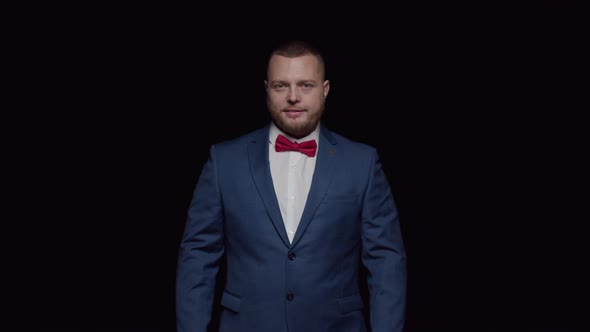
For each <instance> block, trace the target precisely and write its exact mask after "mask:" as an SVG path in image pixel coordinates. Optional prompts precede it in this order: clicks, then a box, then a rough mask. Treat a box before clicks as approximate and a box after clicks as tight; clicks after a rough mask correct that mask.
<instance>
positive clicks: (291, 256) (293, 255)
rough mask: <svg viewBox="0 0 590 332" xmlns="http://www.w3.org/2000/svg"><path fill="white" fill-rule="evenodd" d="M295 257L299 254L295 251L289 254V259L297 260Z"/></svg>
mask: <svg viewBox="0 0 590 332" xmlns="http://www.w3.org/2000/svg"><path fill="white" fill-rule="evenodd" d="M295 257H297V255H295V253H294V252H292V253H290V254H289V260H291V261H294V260H295Z"/></svg>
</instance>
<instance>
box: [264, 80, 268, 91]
mask: <svg viewBox="0 0 590 332" xmlns="http://www.w3.org/2000/svg"><path fill="white" fill-rule="evenodd" d="M264 88H265V89H268V81H267V80H264Z"/></svg>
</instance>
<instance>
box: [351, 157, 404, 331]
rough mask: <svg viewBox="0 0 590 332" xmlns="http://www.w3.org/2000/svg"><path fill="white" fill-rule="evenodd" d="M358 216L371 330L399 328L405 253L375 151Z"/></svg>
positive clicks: (400, 326)
mask: <svg viewBox="0 0 590 332" xmlns="http://www.w3.org/2000/svg"><path fill="white" fill-rule="evenodd" d="M362 217H363V226H362V248H363V252H362V258H363V264H364V266H365V268H366V271H367V284H368V290H369V311H370V323H371V330H372V331H373V332H381V331H383V332H385V331H387V332H402V331H403V328H404V323H405V309H406V279H407V272H406V255H405V249H404V244H403V240H402V234H401V229H400V223H399V218H398V211H397V207H396V205H395V202H394V199H393V196H392V193H391V188H390V185H389V183H388V180H387V178H386V176H385V173H384V172H383V169H382V165H381V162H380V158H379V155H378V154H377V152H376V151H374V153H373V158H372V162H371V171H370V175H369V181H368V187H367V190H366V193H365V197H364V202H363V211H362Z"/></svg>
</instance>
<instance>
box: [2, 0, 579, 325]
mask: <svg viewBox="0 0 590 332" xmlns="http://www.w3.org/2000/svg"><path fill="white" fill-rule="evenodd" d="M473 3H476V4H463V5H456V4H455V5H451V4H449V3H440V4H425V3H424V4H417V3H416V4H404V5H395V4H393V5H389V6H384V5H380V6H372V5H370V4H368V3H366V4H363V5H362V6H359V5H358V4H356V5H352V4H351V5H347V6H345V5H339V6H338V7H328V6H324V7H322V6H319V5H314V4H312V3H306V4H303V3H296V4H295V3H294V4H285V5H283V6H277V5H276V4H271V5H266V6H262V7H260V9H256V8H254V7H251V5H241V6H236V5H231V4H229V3H228V4H223V5H218V6H211V5H192V6H190V7H189V6H186V7H181V6H179V7H175V6H173V5H166V6H164V7H162V5H151V6H149V5H144V4H142V5H141V6H138V7H131V6H125V7H124V6H118V7H117V6H109V7H106V6H99V5H97V6H96V7H93V6H90V5H83V6H80V5H78V6H77V7H76V6H74V7H70V6H65V5H64V6H61V7H59V6H54V5H43V6H26V5H24V6H21V7H18V8H14V9H11V10H10V11H6V12H7V13H10V14H14V15H8V17H6V15H4V14H3V15H4V16H5V18H6V19H5V20H3V21H4V23H3V25H2V27H3V31H4V33H3V40H2V59H4V61H3V63H4V65H3V67H4V69H5V70H4V72H5V73H7V74H14V75H5V78H7V79H6V81H7V82H8V83H10V84H8V85H9V87H8V88H7V89H6V90H5V92H6V94H5V96H6V98H5V100H6V101H7V102H6V103H5V106H4V107H3V108H5V110H6V112H5V115H4V119H5V122H4V127H5V131H4V133H5V134H4V135H6V138H7V140H6V142H8V144H6V146H7V150H6V151H7V152H8V153H11V154H10V156H12V157H11V158H8V159H7V162H6V164H8V165H9V166H12V168H10V173H7V174H8V177H9V180H13V181H8V182H7V183H10V184H14V187H7V188H10V190H11V191H10V193H11V195H10V197H11V198H16V199H17V200H18V202H19V203H21V204H9V205H10V206H9V207H14V208H16V210H17V213H16V214H13V215H12V217H11V218H10V219H7V220H10V222H7V225H8V226H14V228H12V227H8V228H7V233H6V234H13V233H12V230H13V229H14V230H17V231H22V233H18V234H23V235H24V236H23V237H16V236H15V237H14V238H13V239H15V240H16V241H14V242H15V244H14V245H13V246H12V247H11V248H9V249H10V250H9V251H7V252H8V253H9V255H8V256H10V259H9V260H8V262H9V263H11V268H10V269H7V270H6V271H7V274H9V275H10V276H12V277H13V279H11V280H14V282H12V283H9V284H7V285H8V286H9V288H10V291H11V292H9V294H11V295H12V294H14V295H15V296H14V297H11V298H10V299H11V302H10V303H11V308H13V309H16V310H14V312H15V313H16V312H18V313H22V315H16V314H15V315H11V316H13V318H15V319H16V321H17V324H19V326H20V327H22V329H24V330H27V329H28V328H31V329H32V330H34V328H38V329H37V330H42V331H50V330H55V331H62V330H63V331H70V330H71V331H174V329H175V317H174V277H175V276H174V274H175V267H176V255H177V249H178V244H179V241H180V237H181V234H182V229H183V226H184V221H185V214H186V209H187V207H188V203H189V201H190V198H191V194H192V190H193V186H194V184H195V183H196V180H197V177H198V174H199V172H200V169H201V167H202V165H203V163H204V162H205V158H206V157H207V154H208V149H209V146H210V145H211V144H212V143H214V142H217V141H220V140H223V139H227V138H233V137H235V136H237V135H239V134H242V133H245V132H248V131H250V130H253V129H256V128H258V127H260V126H262V125H264V124H265V123H266V122H265V121H267V120H268V118H267V115H266V110H265V105H264V98H265V96H264V89H263V80H264V78H265V64H266V63H265V61H266V56H267V53H268V51H270V48H271V47H272V46H274V44H275V43H276V42H277V41H278V40H280V39H282V38H287V37H297V38H304V39H309V40H311V41H312V42H315V43H317V44H318V46H319V47H320V48H322V49H323V50H324V52H325V57H326V62H327V75H328V78H329V79H330V80H331V82H332V88H331V92H330V96H329V98H328V100H327V112H326V116H325V123H326V124H327V125H328V126H329V127H330V128H331V129H333V130H335V131H337V132H339V133H341V134H343V135H345V136H348V137H350V138H352V139H356V140H360V141H364V142H366V143H369V144H372V145H374V146H376V147H377V148H378V150H379V151H380V154H381V157H382V161H383V163H384V167H385V170H386V173H387V175H388V177H389V179H390V182H391V185H392V189H393V192H394V195H395V198H396V201H397V203H398V208H399V211H400V217H401V223H402V231H403V234H404V237H405V241H406V248H407V254H408V268H409V285H408V296H409V298H408V313H407V319H408V320H407V328H406V332H415V331H420V332H421V331H582V327H584V326H587V323H588V319H587V318H586V317H585V315H586V314H587V309H588V305H587V295H588V294H587V289H586V287H587V286H586V283H587V277H588V275H587V273H586V272H585V271H584V270H585V268H586V266H587V261H588V258H587V248H586V245H585V244H586V242H587V240H586V233H585V232H583V229H584V223H586V222H588V213H587V211H586V205H587V201H588V187H587V185H588V175H587V169H588V166H589V163H588V160H587V159H588V156H587V155H588V151H589V149H588V148H589V144H588V139H587V130H588V129H587V125H586V123H585V122H584V120H583V115H584V114H583V113H585V112H587V110H588V108H587V107H585V106H584V105H585V101H583V100H582V99H583V94H584V93H587V89H586V88H584V85H582V84H581V81H582V77H581V74H580V72H581V65H582V62H583V59H584V57H583V56H582V49H583V48H582V46H584V44H587V38H582V36H583V34H582V17H581V14H580V12H579V8H578V7H577V6H575V5H573V4H571V3H567V2H553V1H537V2H530V3H529V2H510V3H509V2H506V3H503V2H489V3H486V2H477V1H473ZM262 8H266V11H263V10H262ZM247 12H249V13H247ZM12 88H15V89H12ZM10 97H13V98H10ZM9 202H12V200H11V201H9ZM8 240H12V238H11V239H8ZM7 242H9V241H7ZM9 243H12V242H9Z"/></svg>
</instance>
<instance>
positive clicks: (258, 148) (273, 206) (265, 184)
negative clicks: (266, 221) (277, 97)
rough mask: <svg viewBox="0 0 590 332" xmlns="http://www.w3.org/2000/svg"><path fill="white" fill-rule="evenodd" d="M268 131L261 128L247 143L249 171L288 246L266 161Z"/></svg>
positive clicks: (268, 165)
mask: <svg viewBox="0 0 590 332" xmlns="http://www.w3.org/2000/svg"><path fill="white" fill-rule="evenodd" d="M268 131H269V127H266V130H261V131H260V134H259V135H258V136H256V137H255V138H254V139H253V140H252V142H251V143H250V145H248V158H249V159H250V160H249V161H250V172H251V173H252V178H253V179H254V183H255V184H256V187H257V188H258V193H259V194H260V198H262V202H263V203H264V205H265V206H266V210H267V211H268V215H269V216H270V219H271V220H272V223H273V224H274V227H275V229H276V231H277V233H278V234H279V236H280V237H281V239H282V240H283V242H284V243H285V245H286V246H287V247H289V246H290V244H289V238H288V237H287V231H286V230H285V226H284V223H283V218H282V217H281V210H280V208H279V202H278V201H277V196H276V194H275V189H274V186H273V182H272V176H271V174H270V163H269V161H268Z"/></svg>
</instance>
